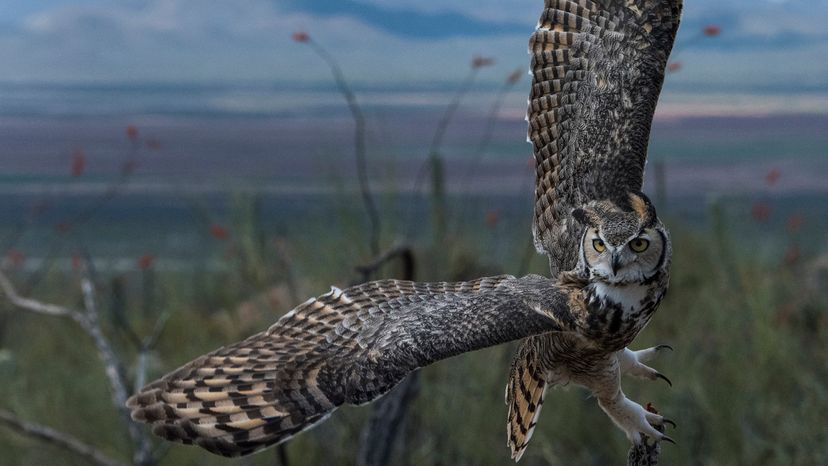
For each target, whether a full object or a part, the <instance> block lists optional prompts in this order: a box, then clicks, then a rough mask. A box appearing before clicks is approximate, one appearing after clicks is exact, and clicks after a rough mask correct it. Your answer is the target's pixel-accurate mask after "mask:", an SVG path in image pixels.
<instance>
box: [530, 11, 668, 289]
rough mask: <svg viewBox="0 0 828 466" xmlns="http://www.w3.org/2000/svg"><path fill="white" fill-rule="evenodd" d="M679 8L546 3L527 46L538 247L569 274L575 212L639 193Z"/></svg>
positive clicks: (573, 259)
mask: <svg viewBox="0 0 828 466" xmlns="http://www.w3.org/2000/svg"><path fill="white" fill-rule="evenodd" d="M680 14H681V0H612V1H609V0H603V1H601V0H594V1H590V0H546V2H545V8H544V10H543V14H542V15H541V18H540V21H539V23H538V28H537V30H536V31H535V33H534V34H532V36H531V39H530V41H529V51H530V53H531V55H532V70H531V74H532V89H531V92H530V96H529V111H528V116H527V119H528V121H529V141H530V142H531V143H532V147H533V149H534V154H535V164H536V176H537V182H536V185H535V217H534V224H533V233H534V237H535V247H536V248H537V249H538V251H539V252H542V253H546V254H547V255H549V258H550V266H551V268H552V273H553V275H554V274H556V273H558V272H562V271H565V270H570V269H571V268H572V267H574V266H575V262H576V257H575V254H576V253H577V251H578V240H579V239H580V234H578V233H579V227H578V225H575V224H573V218H572V215H571V212H572V210H573V209H575V208H577V207H580V206H582V205H584V204H587V203H588V202H590V201H595V200H612V201H615V202H621V203H624V202H626V200H627V193H629V192H638V191H641V185H642V180H643V176H644V165H645V163H646V159H647V145H648V142H649V141H648V140H649V136H650V124H651V122H652V118H653V112H654V111H655V107H656V102H657V101H658V95H659V93H660V92H661V85H662V82H663V80H664V68H665V66H666V64H667V58H668V57H669V55H670V50H671V49H672V47H673V40H674V39H675V34H676V31H677V30H678V24H679V18H680Z"/></svg>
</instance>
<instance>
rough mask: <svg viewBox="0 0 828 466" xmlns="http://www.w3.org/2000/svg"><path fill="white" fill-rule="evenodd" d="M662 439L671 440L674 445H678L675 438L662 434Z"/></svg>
mask: <svg viewBox="0 0 828 466" xmlns="http://www.w3.org/2000/svg"><path fill="white" fill-rule="evenodd" d="M661 440H664V441H665V442H670V443H672V444H673V445H676V441H675V440H673V439H671V438H670V437H668V436H666V435H662V436H661Z"/></svg>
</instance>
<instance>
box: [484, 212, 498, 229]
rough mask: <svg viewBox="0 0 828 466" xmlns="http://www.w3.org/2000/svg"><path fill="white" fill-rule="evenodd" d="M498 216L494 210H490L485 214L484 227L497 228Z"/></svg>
mask: <svg viewBox="0 0 828 466" xmlns="http://www.w3.org/2000/svg"><path fill="white" fill-rule="evenodd" d="M497 221H498V215H497V211H496V210H490V211H488V212H486V226H487V227H489V228H494V227H496V226H497Z"/></svg>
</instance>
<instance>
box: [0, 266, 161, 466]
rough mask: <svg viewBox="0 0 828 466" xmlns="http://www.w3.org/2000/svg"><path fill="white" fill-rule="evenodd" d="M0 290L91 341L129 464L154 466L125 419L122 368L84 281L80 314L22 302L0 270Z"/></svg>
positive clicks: (142, 437) (144, 441)
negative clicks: (126, 441) (67, 322)
mask: <svg viewBox="0 0 828 466" xmlns="http://www.w3.org/2000/svg"><path fill="white" fill-rule="evenodd" d="M0 288H2V290H3V292H4V294H5V295H6V298H7V299H8V300H9V301H10V302H11V303H12V304H13V305H14V306H16V307H18V308H20V309H23V310H26V311H29V312H33V313H36V314H43V315H50V316H57V317H64V316H65V317H70V318H71V319H72V320H74V321H75V322H76V323H77V324H78V325H79V326H80V327H81V329H82V330H83V331H84V332H85V333H86V334H87V335H88V336H89V337H90V338H91V339H92V342H93V343H94V344H95V348H96V349H97V352H98V357H99V358H100V359H101V362H102V363H103V365H104V372H105V374H106V377H107V380H108V381H109V387H110V392H111V395H112V403H113V405H114V406H115V409H116V410H117V411H118V414H119V415H120V417H121V419H122V421H123V422H124V424H125V426H126V428H127V431H128V433H129V437H130V440H131V441H132V445H133V462H134V463H135V464H136V465H140V466H150V465H154V464H155V463H156V462H157V461H156V460H155V459H154V458H153V455H152V444H151V443H150V440H149V438H148V436H147V435H146V433H144V431H143V430H142V429H141V428H140V427H139V426H138V425H137V424H135V423H134V422H132V420H131V419H130V416H129V410H128V409H127V408H126V400H127V397H128V390H127V383H126V380H125V377H124V375H123V371H122V364H121V361H120V359H119V358H118V356H117V354H116V353H115V350H114V349H113V348H112V345H111V344H110V342H109V340H108V339H107V338H106V336H105V335H104V333H103V330H102V329H101V325H100V320H99V315H98V308H97V303H96V301H95V288H94V285H93V284H92V281H91V280H90V279H88V278H83V279H82V280H81V291H82V293H83V301H84V311H79V310H76V309H71V308H68V307H63V306H58V305H55V304H47V303H43V302H40V301H37V300H34V299H31V298H25V297H22V296H20V295H19V294H18V292H17V290H16V289H15V288H14V285H12V283H11V280H9V279H8V277H7V276H6V275H5V273H4V272H3V271H2V270H0Z"/></svg>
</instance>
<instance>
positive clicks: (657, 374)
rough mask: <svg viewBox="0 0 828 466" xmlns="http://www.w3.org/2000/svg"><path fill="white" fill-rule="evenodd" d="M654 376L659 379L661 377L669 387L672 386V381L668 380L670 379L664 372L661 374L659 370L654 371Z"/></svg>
mask: <svg viewBox="0 0 828 466" xmlns="http://www.w3.org/2000/svg"><path fill="white" fill-rule="evenodd" d="M655 376H656V377H658V378H659V379H661V380H663V381H665V382H667V385H669V386H671V387H672V386H673V382H670V379H668V378H667V377H666V376H665V375H664V374H662V373H661V372H656V373H655Z"/></svg>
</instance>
